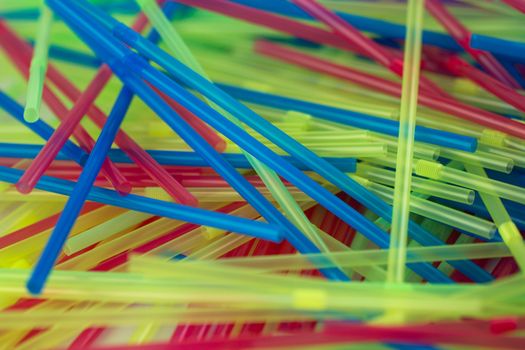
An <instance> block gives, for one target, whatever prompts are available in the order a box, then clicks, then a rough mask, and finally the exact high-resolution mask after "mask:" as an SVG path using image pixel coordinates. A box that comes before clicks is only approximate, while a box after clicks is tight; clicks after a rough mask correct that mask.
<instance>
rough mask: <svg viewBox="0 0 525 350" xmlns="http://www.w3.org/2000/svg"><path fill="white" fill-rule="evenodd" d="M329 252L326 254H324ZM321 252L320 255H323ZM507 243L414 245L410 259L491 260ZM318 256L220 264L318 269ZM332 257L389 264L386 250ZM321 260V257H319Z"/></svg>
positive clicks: (345, 262) (505, 252)
mask: <svg viewBox="0 0 525 350" xmlns="http://www.w3.org/2000/svg"><path fill="white" fill-rule="evenodd" d="M324 255H326V254H324ZM324 255H323V254H319V255H318V256H319V258H321V257H323V256H324ZM511 255H512V253H510V251H509V249H508V248H507V246H506V245H505V244H504V243H472V244H455V245H450V246H441V247H439V246H436V247H414V248H408V249H407V262H409V263H410V262H422V261H429V262H431V261H446V260H461V259H489V258H499V257H505V256H511ZM316 257H317V255H308V256H307V257H306V256H301V255H297V254H288V255H276V256H256V257H249V258H244V257H243V258H223V259H219V260H217V262H218V263H219V264H227V265H232V266H239V267H247V268H253V269H257V270H260V271H261V272H270V271H287V270H308V269H312V268H315V267H314V265H312V262H310V261H312V259H314V260H315V259H317V258H316ZM330 258H331V259H332V260H334V261H337V263H338V264H339V266H341V267H356V266H373V265H386V264H387V262H388V252H387V251H386V250H363V251H357V250H354V251H351V252H333V253H330ZM319 260H321V259H319ZM327 264H330V261H328V260H325V261H324V262H322V263H321V262H320V264H319V265H318V266H327Z"/></svg>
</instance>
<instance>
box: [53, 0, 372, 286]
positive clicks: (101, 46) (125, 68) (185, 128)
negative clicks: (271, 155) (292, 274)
mask: <svg viewBox="0 0 525 350" xmlns="http://www.w3.org/2000/svg"><path fill="white" fill-rule="evenodd" d="M47 3H48V4H49V6H50V7H51V8H53V9H54V10H55V12H56V13H57V14H58V15H60V16H61V17H62V18H63V19H64V20H65V21H66V22H68V24H69V26H70V27H71V28H72V29H74V30H75V31H76V32H77V34H78V35H79V36H80V37H82V39H83V40H84V41H85V42H86V43H87V44H88V45H89V46H91V48H92V49H93V50H94V51H95V52H96V53H97V55H98V56H99V57H100V58H101V59H103V60H104V61H105V62H107V63H108V64H109V65H110V67H111V68H112V69H113V71H114V73H115V74H116V75H117V76H119V77H120V79H121V80H122V81H123V82H124V84H125V85H126V86H127V87H129V88H131V89H132V90H133V91H134V92H135V93H136V94H137V95H138V96H140V98H141V99H142V100H143V101H144V102H145V103H146V104H148V105H149V106H150V108H152V110H153V111H155V113H157V114H158V115H159V116H160V117H161V118H162V119H163V120H164V121H165V122H166V123H168V125H169V126H170V127H171V128H172V129H173V130H174V131H175V132H177V133H178V134H179V135H180V136H181V137H182V138H183V139H184V140H185V142H186V143H187V144H188V145H189V146H190V147H192V148H193V149H195V151H196V152H199V153H200V155H201V156H202V157H203V158H204V159H206V160H207V161H208V162H209V164H210V165H211V166H212V167H213V168H214V169H215V170H216V171H217V172H218V173H219V174H220V175H221V176H222V177H223V178H224V179H225V180H226V181H227V182H228V183H229V184H230V185H231V186H232V187H233V188H234V189H236V190H237V192H239V194H241V195H242V196H243V198H245V199H246V201H247V202H248V203H250V204H251V205H252V206H253V207H254V208H255V209H256V210H257V211H258V212H259V213H260V214H261V215H262V216H263V217H265V218H267V219H268V221H269V222H271V223H274V224H277V225H278V226H279V227H281V228H282V229H283V234H284V235H285V237H286V239H287V240H288V241H289V242H290V243H291V244H292V245H293V246H294V247H295V248H296V249H297V250H298V251H299V252H302V253H319V252H320V251H319V249H318V248H317V247H316V246H315V245H314V244H313V243H312V242H310V241H309V240H308V239H307V238H306V237H305V236H304V235H303V234H302V232H301V231H299V230H298V229H297V228H296V227H295V226H294V225H293V224H291V223H290V222H289V221H288V219H286V218H285V217H284V216H283V215H282V214H281V213H280V212H279V211H278V210H277V209H276V208H275V207H274V206H273V205H272V204H271V203H270V202H269V201H268V200H267V199H266V198H265V197H264V196H263V195H261V193H260V192H259V191H257V189H256V188H255V187H253V186H252V185H251V184H250V183H249V182H248V181H247V180H246V179H245V178H244V177H243V176H241V175H240V174H239V173H238V172H237V171H236V170H235V168H233V167H232V166H231V165H230V164H229V163H228V162H227V161H226V160H225V159H224V158H223V157H222V156H221V154H220V153H218V152H217V151H216V150H215V149H213V147H211V146H210V145H209V144H208V143H207V142H206V141H205V140H204V139H202V137H201V136H200V135H199V134H198V133H197V132H196V131H195V130H194V129H193V128H192V127H191V126H189V125H187V124H186V123H185V121H184V120H183V119H182V118H181V117H180V116H179V115H178V114H176V113H175V112H174V111H173V110H172V109H171V108H170V107H169V106H168V105H167V104H166V103H165V101H164V100H162V99H161V98H160V97H159V96H158V95H157V94H156V93H154V92H153V90H152V89H151V88H150V87H149V86H147V85H146V84H145V83H144V82H143V81H142V80H141V79H140V78H139V77H137V76H135V75H134V74H133V73H134V72H136V71H139V70H141V69H142V65H148V64H147V62H146V61H145V60H143V59H142V60H134V59H133V58H134V57H139V56H137V55H136V54H134V53H132V52H131V51H130V50H129V49H127V48H126V47H125V46H123V45H121V44H119V43H116V44H115V43H114V42H113V41H112V40H113V39H111V36H108V35H104V34H103V33H100V32H99V29H98V27H94V26H92V25H91V24H89V20H88V18H89V15H88V14H87V13H83V14H82V15H80V14H79V13H76V12H75V10H74V2H70V3H68V5H67V6H65V5H64V4H62V3H61V2H59V1H56V0H49V1H48V2H47ZM86 5H88V4H86ZM372 225H373V224H372ZM320 271H321V272H322V273H323V274H324V275H325V276H327V277H328V278H331V279H335V280H348V277H347V276H346V275H345V274H344V273H343V272H342V271H341V270H339V269H335V268H329V269H320Z"/></svg>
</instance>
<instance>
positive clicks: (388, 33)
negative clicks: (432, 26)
mask: <svg viewBox="0 0 525 350" xmlns="http://www.w3.org/2000/svg"><path fill="white" fill-rule="evenodd" d="M232 2H236V3H238V4H240V5H246V6H250V7H253V8H257V9H259V10H264V11H268V12H273V13H275V14H279V15H283V16H288V17H295V18H299V19H307V20H314V18H312V17H311V16H310V15H309V14H307V13H306V12H304V11H303V10H302V9H301V8H299V7H298V6H295V5H294V4H292V3H291V2H288V1H285V0H272V1H268V0H232ZM336 13H337V15H338V16H339V17H341V18H343V19H344V20H345V21H346V22H348V23H350V24H351V25H352V26H354V27H356V28H357V29H359V30H362V31H365V32H370V33H374V34H378V35H380V36H383V37H386V38H392V39H404V38H405V33H406V28H405V26H404V25H400V24H395V23H392V22H388V21H384V20H380V19H374V18H370V17H364V16H357V15H352V14H349V13H346V12H336ZM423 43H424V44H427V45H433V46H437V47H441V48H444V49H447V50H452V51H463V50H462V48H461V47H460V46H459V45H458V44H457V43H456V42H455V40H454V39H453V38H451V37H450V36H448V35H446V34H443V33H438V32H433V31H429V30H425V31H423Z"/></svg>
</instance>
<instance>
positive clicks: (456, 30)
mask: <svg viewBox="0 0 525 350" xmlns="http://www.w3.org/2000/svg"><path fill="white" fill-rule="evenodd" d="M425 5H426V8H427V10H428V11H429V12H430V13H431V14H432V16H434V17H435V18H436V20H438V21H439V22H440V23H441V24H442V25H443V27H444V28H445V29H446V30H447V32H448V33H449V34H450V35H451V36H452V37H453V38H454V39H455V40H456V41H457V43H458V44H459V45H460V46H461V47H462V48H463V49H464V50H465V51H466V52H467V53H468V54H470V56H472V57H473V58H474V59H475V60H476V61H477V62H478V63H479V64H480V65H481V66H482V67H483V68H484V69H485V70H486V71H487V72H489V73H490V74H491V75H492V76H493V77H494V78H496V79H498V80H499V81H500V82H502V83H503V84H506V85H508V86H510V87H512V88H514V89H517V88H519V87H520V85H519V84H518V83H517V82H516V80H515V79H514V78H513V77H512V76H511V75H510V74H509V73H508V72H507V71H506V70H505V68H504V67H503V66H502V65H501V64H500V63H499V61H498V60H497V59H496V58H495V57H494V56H492V54H490V53H487V52H484V51H479V50H475V49H473V48H471V47H470V37H471V36H472V33H471V32H469V30H468V29H467V28H466V27H465V26H463V24H461V22H459V21H458V20H457V19H456V18H455V17H454V16H453V15H452V14H451V13H450V12H449V11H448V10H447V8H446V7H445V5H444V4H443V3H441V1H439V0H426V1H425Z"/></svg>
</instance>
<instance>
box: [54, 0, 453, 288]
mask: <svg viewBox="0 0 525 350" xmlns="http://www.w3.org/2000/svg"><path fill="white" fill-rule="evenodd" d="M50 3H51V1H50ZM51 6H52V7H53V5H51ZM97 15H98V14H97ZM102 15H103V14H102ZM85 17H87V16H85ZM75 18H76V17H75ZM75 18H73V19H72V22H73V23H72V24H71V26H72V27H75V26H76V25H78V23H80V22H79V21H80V20H75ZM103 22H107V19H104V21H102V22H101V23H103ZM96 30H97V29H95V28H94V27H90V30H89V31H87V33H86V32H83V31H82V29H80V30H78V31H79V32H82V33H83V34H85V36H83V39H84V41H85V42H86V43H88V44H90V45H91V46H92V48H93V47H97V44H100V43H101V42H102V41H106V42H107V41H108V39H107V36H106V35H104V34H99V35H97V36H96V37H95V38H91V37H90V35H93V33H94V32H95V31H96ZM77 34H78V33H77ZM108 45H109V47H108V48H107V50H118V48H117V47H115V46H113V47H111V46H112V45H115V44H108ZM118 46H120V47H122V46H121V45H118ZM122 50H124V51H126V48H125V47H122V49H121V50H120V51H122ZM98 54H99V55H101V56H104V55H106V56H107V53H105V52H104V51H103V50H102V52H98ZM119 55H121V56H122V57H124V56H126V54H124V53H119ZM133 57H135V60H133ZM102 58H103V57H102ZM150 58H151V57H150ZM106 59H107V60H109V61H112V59H111V58H109V57H106V58H105V60H106ZM126 59H127V60H128V62H129V63H130V64H132V68H131V69H128V70H126V71H124V72H122V73H124V74H120V78H121V79H122V80H123V81H124V82H125V83H126V85H132V84H135V83H134V82H133V81H132V79H131V77H130V76H129V73H128V72H137V73H138V72H141V71H142V70H147V67H149V65H148V64H147V63H146V62H140V60H139V59H138V56H137V55H134V54H132V53H128V54H127V57H126ZM115 70H119V68H118V67H115ZM152 72H155V73H158V74H160V73H159V72H158V71H156V70H154V69H153V70H152ZM116 73H117V75H119V72H116ZM160 76H163V75H162V74H160ZM166 79H167V78H166ZM201 79H202V78H201ZM168 83H171V84H173V86H172V87H173V88H176V89H177V91H178V93H177V94H176V95H172V96H171V97H172V98H175V99H176V100H177V101H179V103H181V104H182V105H185V106H186V107H187V108H189V109H191V110H192V112H193V113H194V114H196V115H200V116H201V117H202V118H203V120H204V121H205V122H207V123H209V124H210V125H212V126H214V127H215V128H216V129H217V130H218V131H220V132H221V133H223V134H224V135H228V137H229V138H230V139H232V140H237V139H239V138H240V139H239V140H240V142H238V143H239V144H241V143H242V147H243V148H245V149H246V150H247V151H248V152H249V153H250V154H252V155H254V156H255V157H257V158H258V159H259V160H261V161H262V162H263V163H265V164H267V165H268V166H269V167H271V168H272V169H273V170H275V171H277V172H279V173H281V174H282V175H283V176H284V177H285V178H287V179H288V180H290V181H291V182H292V183H294V184H295V185H296V186H297V187H298V188H300V189H301V190H302V191H304V192H305V193H307V194H308V195H310V196H311V197H312V198H314V199H316V200H317V201H318V202H320V203H321V204H323V205H324V206H325V207H326V208H328V209H329V210H330V211H332V212H334V213H336V214H337V215H338V216H340V217H341V218H342V219H343V220H344V221H345V222H347V223H348V224H349V225H351V226H353V227H355V228H357V229H358V230H360V231H361V232H363V233H364V234H367V235H368V236H369V238H370V239H371V240H373V241H374V242H375V243H376V244H378V245H379V246H380V247H382V248H386V247H388V240H389V239H388V235H387V234H386V233H384V232H383V231H381V230H380V229H379V228H378V227H377V226H375V225H374V224H372V223H371V222H370V221H368V220H367V219H365V218H364V217H362V216H361V214H359V213H358V212H356V211H355V210H354V209H353V208H352V207H350V206H348V205H347V204H346V203H345V202H343V201H341V200H340V199H339V198H337V197H336V196H334V195H332V194H331V193H330V192H329V191H327V190H326V189H324V188H323V187H321V186H320V185H319V184H317V183H316V182H315V181H313V180H311V179H310V178H309V177H308V176H305V175H304V174H303V173H302V172H300V171H299V170H297V169H296V168H294V167H293V166H291V165H290V164H289V163H287V162H286V161H284V160H283V159H282V157H279V156H278V155H276V154H275V153H273V152H272V151H270V150H269V149H268V148H266V147H265V146H263V145H262V144H260V143H259V142H257V141H256V140H254V139H253V138H252V137H251V136H250V135H248V134H247V133H245V132H244V131H243V130H242V129H240V128H238V127H236V126H235V125H234V124H232V123H231V122H229V121H228V120H227V119H224V118H222V116H220V115H218V114H217V113H216V112H215V111H214V110H212V109H210V108H209V107H208V106H207V105H205V104H204V103H202V102H201V101H200V100H199V99H197V98H195V97H194V96H193V95H192V94H189V93H188V92H186V91H185V90H184V89H182V88H179V87H178V86H177V85H176V84H174V83H173V82H172V81H170V80H169V79H168ZM179 90H180V91H179ZM142 98H143V99H144V97H142ZM146 102H147V101H146ZM199 103H200V104H199ZM148 104H149V105H150V107H151V108H152V109H154V110H159V106H158V105H155V104H152V103H148ZM196 106H197V107H196ZM193 107H195V108H193ZM210 113H211V114H213V113H215V114H217V115H218V116H219V117H220V118H222V119H223V120H221V122H219V123H217V122H215V120H213V119H209V114H210ZM252 113H253V112H252ZM157 114H159V115H161V117H162V118H163V119H164V120H165V121H166V122H167V123H168V124H169V125H170V126H172V128H174V127H175V126H173V124H174V121H173V116H172V115H167V118H166V115H164V116H163V115H162V114H161V112H160V111H159V112H157ZM259 118H260V117H259ZM265 122H266V121H265ZM239 140H238V141H239ZM308 152H309V151H308ZM316 158H318V157H317V156H316ZM303 159H304V158H303ZM310 163H311V162H310ZM223 176H224V175H223ZM343 176H345V175H343ZM345 177H346V176H345ZM365 191H366V190H365ZM366 192H368V191H366ZM427 234H428V233H427ZM429 235H430V234H429ZM437 242H440V241H439V240H438V241H437ZM440 243H441V244H443V243H442V242H440ZM292 244H293V242H292ZM411 267H412V268H413V269H414V270H415V271H416V272H418V273H420V274H421V275H422V276H424V277H425V279H427V280H429V281H433V282H445V283H450V282H451V280H450V279H449V278H448V276H445V275H444V274H443V273H441V272H440V271H439V270H437V269H435V268H434V267H433V266H432V265H430V264H417V265H413V266H411Z"/></svg>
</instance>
